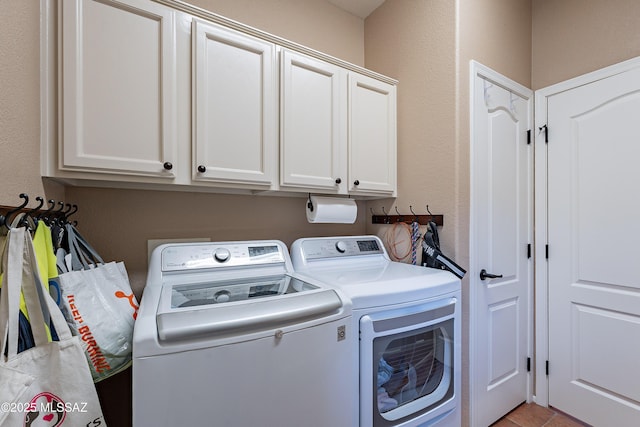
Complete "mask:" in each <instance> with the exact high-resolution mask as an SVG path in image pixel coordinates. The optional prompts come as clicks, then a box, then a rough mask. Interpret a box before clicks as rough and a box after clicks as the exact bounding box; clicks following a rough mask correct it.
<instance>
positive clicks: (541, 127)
mask: <svg viewBox="0 0 640 427" xmlns="http://www.w3.org/2000/svg"><path fill="white" fill-rule="evenodd" d="M538 129H540V132H542V131H544V142H545V143H547V144H548V143H549V129H548V128H547V125H544V126H540V127H539V128H538Z"/></svg>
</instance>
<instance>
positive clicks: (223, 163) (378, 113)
mask: <svg viewBox="0 0 640 427" xmlns="http://www.w3.org/2000/svg"><path fill="white" fill-rule="evenodd" d="M45 3H46V5H45ZM45 3H43V5H45V6H44V7H43V11H44V18H43V19H42V20H41V41H42V46H43V47H44V50H43V54H42V58H43V62H42V67H43V72H42V73H41V76H42V80H41V84H42V88H43V91H42V93H43V97H42V105H43V119H42V122H43V132H42V135H43V138H42V150H41V151H42V157H41V159H42V160H41V169H42V175H43V176H47V177H53V178H57V179H60V180H62V181H64V182H66V183H70V184H83V185H85V184H91V185H101V186H113V187H120V188H155V189H164V190H170V189H176V190H182V191H205V189H206V188H211V189H212V190H211V191H223V192H237V193H244V194H253V193H255V192H261V193H264V194H274V192H276V191H282V192H285V191H286V192H290V193H291V192H297V193H308V192H312V193H318V194H337V195H347V194H348V195H355V196H360V197H389V196H395V195H396V89H395V84H396V83H397V82H396V81H395V80H393V79H390V78H388V77H385V76H381V75H379V74H377V73H374V72H371V71H369V70H365V69H363V68H361V67H358V66H355V65H353V64H349V63H347V62H344V61H341V60H339V59H337V58H333V57H331V56H328V55H325V54H322V53H320V52H317V51H315V50H312V49H309V48H306V47H304V46H301V45H298V44H296V43H293V42H290V41H287V40H285V39H281V38H279V37H277V36H274V35H271V34H268V33H265V32H262V31H260V30H257V29H255V28H251V27H248V26H246V25H243V24H241V23H239V22H235V21H231V20H228V19H226V18H223V17H221V16H219V15H215V14H213V13H210V12H207V11H206V10H204V9H200V8H195V7H193V6H190V5H189V4H188V3H185V2H182V1H177V0H162V1H157V0H58V1H57V2H51V3H50V2H45ZM56 11H57V13H55V12H56ZM281 194H282V193H281Z"/></svg>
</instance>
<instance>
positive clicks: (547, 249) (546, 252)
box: [544, 245, 549, 259]
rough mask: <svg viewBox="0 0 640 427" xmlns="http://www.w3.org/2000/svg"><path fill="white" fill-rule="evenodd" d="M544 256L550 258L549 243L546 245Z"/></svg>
mask: <svg viewBox="0 0 640 427" xmlns="http://www.w3.org/2000/svg"><path fill="white" fill-rule="evenodd" d="M544 257H545V258H546V259H549V245H544Z"/></svg>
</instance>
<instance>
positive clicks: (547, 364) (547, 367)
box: [544, 360, 549, 376]
mask: <svg viewBox="0 0 640 427" xmlns="http://www.w3.org/2000/svg"><path fill="white" fill-rule="evenodd" d="M544 370H545V373H546V374H547V376H549V361H548V360H547V361H546V363H545V364H544Z"/></svg>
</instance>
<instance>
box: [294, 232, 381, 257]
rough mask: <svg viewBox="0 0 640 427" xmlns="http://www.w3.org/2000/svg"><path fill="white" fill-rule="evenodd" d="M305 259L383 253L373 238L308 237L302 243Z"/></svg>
mask: <svg viewBox="0 0 640 427" xmlns="http://www.w3.org/2000/svg"><path fill="white" fill-rule="evenodd" d="M302 252H303V256H304V258H305V259H318V258H334V257H342V256H355V255H372V254H376V255H379V254H383V253H384V250H383V249H382V247H381V244H380V242H379V240H377V239H375V238H366V237H365V238H354V237H348V236H345V237H344V238H327V239H309V240H305V241H304V242H303V243H302Z"/></svg>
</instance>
